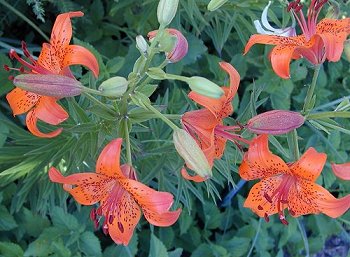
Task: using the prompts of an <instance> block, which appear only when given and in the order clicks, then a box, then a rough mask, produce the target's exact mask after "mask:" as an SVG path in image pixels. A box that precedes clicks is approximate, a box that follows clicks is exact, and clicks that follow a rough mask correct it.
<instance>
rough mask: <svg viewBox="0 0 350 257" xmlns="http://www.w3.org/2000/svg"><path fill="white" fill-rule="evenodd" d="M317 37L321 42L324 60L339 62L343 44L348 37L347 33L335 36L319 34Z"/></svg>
mask: <svg viewBox="0 0 350 257" xmlns="http://www.w3.org/2000/svg"><path fill="white" fill-rule="evenodd" d="M349 26H350V25H349ZM319 36H320V37H321V38H322V40H323V44H324V47H325V54H326V58H327V59H328V60H329V61H331V62H337V61H339V60H340V57H341V55H342V53H343V50H344V42H345V40H346V38H347V37H348V33H345V32H343V33H338V34H337V35H334V34H331V33H323V34H319Z"/></svg>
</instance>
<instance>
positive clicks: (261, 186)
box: [244, 176, 281, 217]
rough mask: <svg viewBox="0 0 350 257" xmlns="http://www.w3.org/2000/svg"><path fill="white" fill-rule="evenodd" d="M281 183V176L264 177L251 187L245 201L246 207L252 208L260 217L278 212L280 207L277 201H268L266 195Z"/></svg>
mask: <svg viewBox="0 0 350 257" xmlns="http://www.w3.org/2000/svg"><path fill="white" fill-rule="evenodd" d="M280 184H281V177H280V176H275V177H270V178H264V179H262V180H261V181H260V182H258V183H256V184H255V185H254V186H253V187H252V189H250V191H249V195H248V197H247V199H246V200H245V202H244V207H246V208H250V209H252V211H253V212H255V213H256V214H257V215H259V216H260V217H265V214H267V215H268V216H270V215H273V214H275V213H277V212H278V208H277V205H276V203H275V201H272V202H269V201H267V200H266V198H265V196H264V195H265V194H268V195H270V194H271V193H272V192H273V191H275V190H276V189H277V188H278V187H279V185H280Z"/></svg>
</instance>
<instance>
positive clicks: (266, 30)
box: [254, 1, 296, 37]
mask: <svg viewBox="0 0 350 257" xmlns="http://www.w3.org/2000/svg"><path fill="white" fill-rule="evenodd" d="M271 3H272V2H271V1H269V3H268V4H267V6H266V7H265V8H264V11H263V12H262V14H261V22H260V21H259V20H255V21H254V26H255V28H256V31H257V32H258V33H259V34H265V35H277V36H284V37H290V36H296V32H295V19H294V17H293V16H292V18H293V24H292V26H290V27H287V28H284V29H276V28H274V27H272V26H271V25H270V23H269V21H268V19H267V12H268V10H269V7H270V5H271Z"/></svg>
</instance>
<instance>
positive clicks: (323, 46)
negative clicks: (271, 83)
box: [244, 0, 350, 79]
mask: <svg viewBox="0 0 350 257" xmlns="http://www.w3.org/2000/svg"><path fill="white" fill-rule="evenodd" d="M326 2H327V0H312V1H311V4H310V7H309V9H308V12H307V21H306V19H305V17H304V14H303V12H302V7H303V6H302V5H301V4H300V0H297V1H294V2H292V3H290V4H289V6H288V11H291V12H292V13H293V15H294V17H295V18H296V20H297V21H298V23H299V25H300V28H301V30H302V32H303V34H302V35H299V36H278V35H261V34H255V35H252V36H251V37H250V39H249V41H248V43H247V44H246V46H245V49H244V54H246V53H247V52H248V51H249V49H250V48H251V47H252V46H253V45H254V44H268V45H275V47H274V48H273V49H272V51H271V55H270V58H271V64H272V68H273V70H274V71H275V73H276V74H277V75H278V76H280V77H281V78H284V79H288V78H290V73H289V64H290V61H291V59H292V58H293V59H299V58H302V57H304V58H306V59H307V60H308V61H309V62H310V63H312V64H314V65H317V64H322V63H323V62H324V61H325V60H326V59H327V60H329V61H331V62H337V61H339V59H340V57H341V54H342V52H343V49H344V41H345V40H346V38H347V37H348V35H349V33H350V18H346V19H342V20H337V19H323V20H321V21H320V22H319V23H317V17H318V15H319V13H320V11H321V8H322V6H323V5H324V4H325V3H326Z"/></svg>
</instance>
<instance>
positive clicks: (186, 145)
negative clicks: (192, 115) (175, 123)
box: [173, 129, 212, 178]
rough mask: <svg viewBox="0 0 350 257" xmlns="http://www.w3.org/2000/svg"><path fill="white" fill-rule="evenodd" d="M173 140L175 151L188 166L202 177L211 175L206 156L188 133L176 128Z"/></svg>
mask: <svg viewBox="0 0 350 257" xmlns="http://www.w3.org/2000/svg"><path fill="white" fill-rule="evenodd" d="M173 140H174V145H175V148H176V151H177V152H178V153H179V155H180V156H181V157H182V158H183V159H184V160H185V162H186V165H187V167H188V168H190V169H191V170H193V171H194V172H195V173H197V174H198V175H199V176H201V177H203V178H210V177H211V176H212V171H211V167H210V165H209V163H208V160H207V158H206V157H205V155H204V153H203V151H202V150H201V149H200V147H199V146H198V144H197V143H196V141H195V140H194V139H193V138H192V137H191V135H190V134H188V133H187V132H186V131H185V130H183V129H176V130H175V131H174V134H173Z"/></svg>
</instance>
